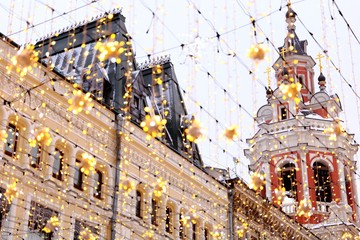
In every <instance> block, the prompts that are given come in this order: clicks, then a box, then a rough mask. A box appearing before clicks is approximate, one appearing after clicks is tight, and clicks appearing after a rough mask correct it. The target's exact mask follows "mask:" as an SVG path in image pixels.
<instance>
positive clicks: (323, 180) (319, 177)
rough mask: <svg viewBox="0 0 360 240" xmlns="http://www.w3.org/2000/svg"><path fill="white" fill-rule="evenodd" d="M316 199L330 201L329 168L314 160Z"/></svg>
mask: <svg viewBox="0 0 360 240" xmlns="http://www.w3.org/2000/svg"><path fill="white" fill-rule="evenodd" d="M313 172H314V182H315V192H316V201H319V202H331V201H332V195H331V178H330V170H329V168H328V167H327V166H326V165H325V164H323V163H321V162H315V163H314V166H313Z"/></svg>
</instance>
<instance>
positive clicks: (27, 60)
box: [8, 44, 39, 77]
mask: <svg viewBox="0 0 360 240" xmlns="http://www.w3.org/2000/svg"><path fill="white" fill-rule="evenodd" d="M34 49H35V46H34V45H32V44H28V45H26V46H25V47H24V48H22V49H20V50H19V51H18V52H17V54H16V55H15V56H13V57H12V58H11V63H12V65H13V66H11V67H9V68H8V70H9V71H10V70H11V69H12V67H15V68H16V72H17V73H19V74H20V76H21V77H24V76H25V75H26V74H27V73H28V72H31V71H32V69H33V68H36V67H37V66H38V60H39V52H37V51H34Z"/></svg>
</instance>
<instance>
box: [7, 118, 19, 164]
mask: <svg viewBox="0 0 360 240" xmlns="http://www.w3.org/2000/svg"><path fill="white" fill-rule="evenodd" d="M6 131H7V134H8V137H7V139H6V143H5V154H6V155H8V156H10V157H13V156H14V155H15V154H16V149H17V145H18V141H19V128H18V127H16V126H15V125H14V124H12V123H9V124H8V126H7V128H6Z"/></svg>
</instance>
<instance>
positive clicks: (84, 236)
mask: <svg viewBox="0 0 360 240" xmlns="http://www.w3.org/2000/svg"><path fill="white" fill-rule="evenodd" d="M79 239H80V240H97V239H98V237H97V236H95V235H94V234H93V233H92V231H91V230H90V229H89V228H87V227H86V228H85V229H83V230H82V231H81V232H80V235H79Z"/></svg>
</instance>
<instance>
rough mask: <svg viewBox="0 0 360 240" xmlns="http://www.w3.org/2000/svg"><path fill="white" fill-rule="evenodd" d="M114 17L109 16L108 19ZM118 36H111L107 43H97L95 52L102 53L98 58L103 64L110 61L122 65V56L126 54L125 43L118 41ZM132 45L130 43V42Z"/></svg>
mask: <svg viewBox="0 0 360 240" xmlns="http://www.w3.org/2000/svg"><path fill="white" fill-rule="evenodd" d="M110 16H112V15H109V16H108V18H109V17H110ZM115 38H116V34H114V33H113V34H111V35H110V37H109V40H108V41H107V42H104V43H103V42H97V43H96V45H95V46H94V49H95V50H98V51H99V52H100V53H99V54H98V55H97V58H98V59H99V60H100V61H101V62H103V61H105V60H107V59H110V61H111V62H116V63H117V64H120V63H121V54H123V53H124V52H125V47H124V46H125V42H124V41H120V42H119V41H116V40H115ZM129 44H130V42H129Z"/></svg>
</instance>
